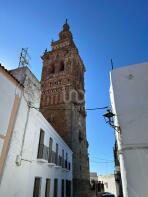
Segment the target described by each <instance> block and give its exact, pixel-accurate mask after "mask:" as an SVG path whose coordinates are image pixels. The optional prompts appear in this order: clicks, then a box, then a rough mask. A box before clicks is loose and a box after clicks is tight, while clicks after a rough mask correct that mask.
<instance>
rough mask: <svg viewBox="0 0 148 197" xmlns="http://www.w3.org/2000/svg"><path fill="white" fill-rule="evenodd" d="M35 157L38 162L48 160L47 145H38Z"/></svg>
mask: <svg viewBox="0 0 148 197" xmlns="http://www.w3.org/2000/svg"><path fill="white" fill-rule="evenodd" d="M37 159H38V161H40V162H45V163H46V162H47V161H48V147H47V146H45V145H44V144H40V145H39V149H38V155H37Z"/></svg>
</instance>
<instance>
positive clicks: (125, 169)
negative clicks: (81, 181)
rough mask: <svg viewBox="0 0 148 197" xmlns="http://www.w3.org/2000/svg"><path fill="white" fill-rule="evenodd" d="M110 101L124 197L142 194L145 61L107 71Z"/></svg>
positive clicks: (147, 169) (147, 107)
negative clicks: (114, 115)
mask: <svg viewBox="0 0 148 197" xmlns="http://www.w3.org/2000/svg"><path fill="white" fill-rule="evenodd" d="M110 97H111V104H112V108H113V112H114V113H115V114H116V117H115V124H116V125H118V124H119V126H120V128H121V134H118V133H117V132H116V138H117V142H118V148H119V153H120V165H121V176H122V182H123V193H124V197H135V196H136V197H146V196H147V194H148V192H147V185H148V63H143V64H137V65H131V66H128V67H124V68H121V69H115V70H113V71H112V72H111V89H110Z"/></svg>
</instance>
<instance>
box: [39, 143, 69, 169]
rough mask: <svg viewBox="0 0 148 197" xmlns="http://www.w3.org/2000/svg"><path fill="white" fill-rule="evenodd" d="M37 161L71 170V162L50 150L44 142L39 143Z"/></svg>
mask: <svg viewBox="0 0 148 197" xmlns="http://www.w3.org/2000/svg"><path fill="white" fill-rule="evenodd" d="M37 161H38V162H41V163H48V165H49V166H55V167H58V168H60V167H62V168H63V169H65V170H71V163H70V162H68V161H67V160H64V159H63V158H62V156H60V155H57V153H56V152H54V151H50V150H49V147H47V146H45V145H44V144H40V145H39V149H38V155H37Z"/></svg>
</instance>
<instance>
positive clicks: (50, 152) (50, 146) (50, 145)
mask: <svg viewBox="0 0 148 197" xmlns="http://www.w3.org/2000/svg"><path fill="white" fill-rule="evenodd" d="M52 145H53V139H52V138H50V140H49V158H48V162H49V163H51V162H52Z"/></svg>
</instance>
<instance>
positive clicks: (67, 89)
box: [40, 20, 89, 197]
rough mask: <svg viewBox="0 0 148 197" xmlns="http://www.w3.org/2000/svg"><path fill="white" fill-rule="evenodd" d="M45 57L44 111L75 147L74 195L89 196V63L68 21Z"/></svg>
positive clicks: (58, 130)
mask: <svg viewBox="0 0 148 197" xmlns="http://www.w3.org/2000/svg"><path fill="white" fill-rule="evenodd" d="M51 48H52V50H51V51H47V50H45V52H44V54H43V56H42V60H43V69H42V79H41V85H42V96H41V103H40V111H41V112H42V114H43V115H44V117H45V118H46V119H47V120H48V121H49V122H50V123H51V124H52V125H53V127H54V128H55V129H56V131H57V132H58V133H59V135H60V136H61V137H62V138H63V139H64V141H65V142H66V143H67V144H68V145H69V147H70V148H71V149H72V151H73V197H89V158H88V150H87V149H88V142H87V138H86V122H85V121H86V112H85V97H84V92H85V90H84V72H85V67H84V64H83V61H82V59H81V58H80V56H79V52H78V49H77V48H76V46H75V43H74V41H73V36H72V33H71V31H70V27H69V25H68V23H67V20H66V23H65V24H64V25H63V30H62V31H61V32H60V33H59V40H57V41H52V42H51Z"/></svg>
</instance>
